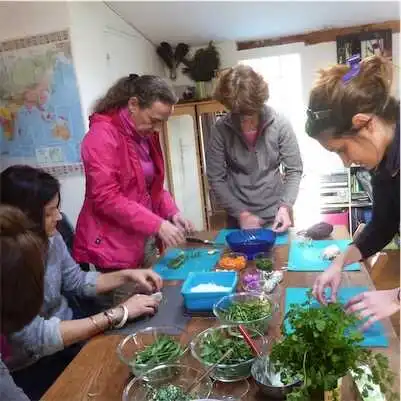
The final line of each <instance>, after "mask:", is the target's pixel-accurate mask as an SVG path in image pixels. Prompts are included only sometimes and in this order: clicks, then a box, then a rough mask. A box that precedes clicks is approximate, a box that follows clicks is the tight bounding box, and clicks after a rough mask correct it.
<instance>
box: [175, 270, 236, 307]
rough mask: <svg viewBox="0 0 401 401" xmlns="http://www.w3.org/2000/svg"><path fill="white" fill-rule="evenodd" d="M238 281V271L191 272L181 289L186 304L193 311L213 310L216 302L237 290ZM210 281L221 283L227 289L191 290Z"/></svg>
mask: <svg viewBox="0 0 401 401" xmlns="http://www.w3.org/2000/svg"><path fill="white" fill-rule="evenodd" d="M237 282H238V275H237V273H236V272H230V271H228V272H199V273H194V272H191V273H189V275H188V277H187V279H186V280H185V282H184V284H183V286H182V289H181V295H182V296H183V297H184V305H185V307H186V308H187V309H188V310H191V311H212V310H213V305H214V304H215V303H216V302H218V301H219V300H220V299H221V298H223V297H225V296H227V295H230V294H232V293H233V292H234V291H235V288H236V286H237ZM209 283H213V284H216V285H221V286H223V287H226V288H227V290H226V291H221V292H191V289H192V288H193V287H196V286H197V285H199V284H209Z"/></svg>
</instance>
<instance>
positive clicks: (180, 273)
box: [153, 248, 221, 280]
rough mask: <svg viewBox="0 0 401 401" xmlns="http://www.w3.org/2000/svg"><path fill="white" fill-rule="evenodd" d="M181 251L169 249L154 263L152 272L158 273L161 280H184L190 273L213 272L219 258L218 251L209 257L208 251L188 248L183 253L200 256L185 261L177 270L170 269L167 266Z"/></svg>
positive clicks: (219, 253)
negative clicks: (198, 253)
mask: <svg viewBox="0 0 401 401" xmlns="http://www.w3.org/2000/svg"><path fill="white" fill-rule="evenodd" d="M181 251H182V250H181V249H175V248H173V249H169V250H168V251H167V253H166V254H165V255H164V256H163V257H162V258H161V259H159V260H158V262H157V263H156V265H155V267H154V269H153V270H154V271H155V272H156V273H158V274H159V275H160V276H161V277H162V278H163V280H185V279H186V278H187V276H188V274H189V273H190V272H208V271H210V270H213V268H214V266H215V265H216V264H217V262H218V261H219V259H220V256H221V252H220V251H217V252H216V253H215V254H213V255H209V254H208V253H207V252H208V251H210V249H200V248H195V249H192V248H191V249H189V248H188V249H185V250H184V252H185V253H188V252H200V256H197V257H194V258H190V259H188V260H186V261H185V262H184V264H183V265H182V266H181V267H180V268H178V269H170V268H169V267H168V266H167V264H168V263H169V262H170V261H171V260H172V259H174V258H175V257H177V256H178V255H179V253H180V252H181Z"/></svg>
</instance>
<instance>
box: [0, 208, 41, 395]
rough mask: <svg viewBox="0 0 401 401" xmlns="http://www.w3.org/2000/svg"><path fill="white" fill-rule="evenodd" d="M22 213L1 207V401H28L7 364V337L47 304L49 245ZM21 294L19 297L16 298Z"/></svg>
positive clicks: (14, 209)
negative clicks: (46, 284)
mask: <svg viewBox="0 0 401 401" xmlns="http://www.w3.org/2000/svg"><path fill="white" fill-rule="evenodd" d="M32 228H33V224H32V223H31V222H29V220H28V219H27V218H26V216H25V215H24V214H23V213H22V212H21V211H20V210H19V209H16V208H14V207H11V206H4V205H0V249H1V252H0V275H1V279H0V288H1V302H0V311H1V315H0V321H1V327H0V328H1V333H0V336H1V343H0V399H1V400H2V401H6V400H13V401H28V397H27V396H26V395H25V394H24V392H23V391H22V390H21V389H20V388H19V387H17V385H16V384H15V383H14V381H13V379H12V377H11V376H10V374H9V372H8V369H7V368H6V366H5V365H4V363H3V360H4V361H6V360H7V358H8V357H9V353H8V352H9V349H8V348H9V347H8V344H7V340H6V338H5V337H6V336H8V335H10V334H11V333H14V332H16V331H19V330H21V329H22V328H23V327H24V326H26V325H27V324H29V323H30V322H31V321H32V320H33V319H34V318H35V317H36V315H37V314H38V313H39V310H40V308H41V306H42V303H43V284H44V255H45V242H44V241H43V240H42V239H41V238H40V236H39V235H37V234H36V233H35V232H34V231H32ZM16 294H18V296H16Z"/></svg>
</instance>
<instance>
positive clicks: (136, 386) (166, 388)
mask: <svg viewBox="0 0 401 401" xmlns="http://www.w3.org/2000/svg"><path fill="white" fill-rule="evenodd" d="M202 374H203V372H202V371H200V370H198V369H195V368H192V367H191V366H187V365H177V364H167V365H160V366H157V367H156V368H153V369H151V370H149V371H147V372H146V377H145V375H143V376H140V377H138V378H134V379H132V380H131V381H130V382H129V383H128V384H127V386H126V387H125V389H124V392H123V397H122V401H190V400H194V399H201V398H204V399H207V398H209V395H210V393H211V392H212V389H213V383H212V381H211V380H210V378H209V377H204V378H203V379H202V380H201V381H200V382H199V384H198V385H197V386H196V387H195V388H194V389H193V390H192V391H191V395H190V396H188V395H187V394H185V390H186V389H187V388H188V387H189V386H190V385H191V384H192V383H193V382H194V380H196V379H198V378H199V377H200V376H201V375H202Z"/></svg>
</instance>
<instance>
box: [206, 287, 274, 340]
mask: <svg viewBox="0 0 401 401" xmlns="http://www.w3.org/2000/svg"><path fill="white" fill-rule="evenodd" d="M277 310H278V304H277V302H274V298H273V297H270V296H269V295H268V294H265V293H259V292H239V293H236V294H231V295H227V296H225V297H223V298H221V299H220V301H219V302H217V303H216V304H215V305H214V307H213V313H214V315H215V316H216V317H217V319H219V321H220V322H221V323H223V324H236V325H240V324H242V325H243V326H245V327H248V328H252V329H255V330H257V331H260V332H261V333H265V332H266V331H267V328H268V325H269V322H270V320H271V319H272V318H273V315H274V313H275V312H276V311H277Z"/></svg>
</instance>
